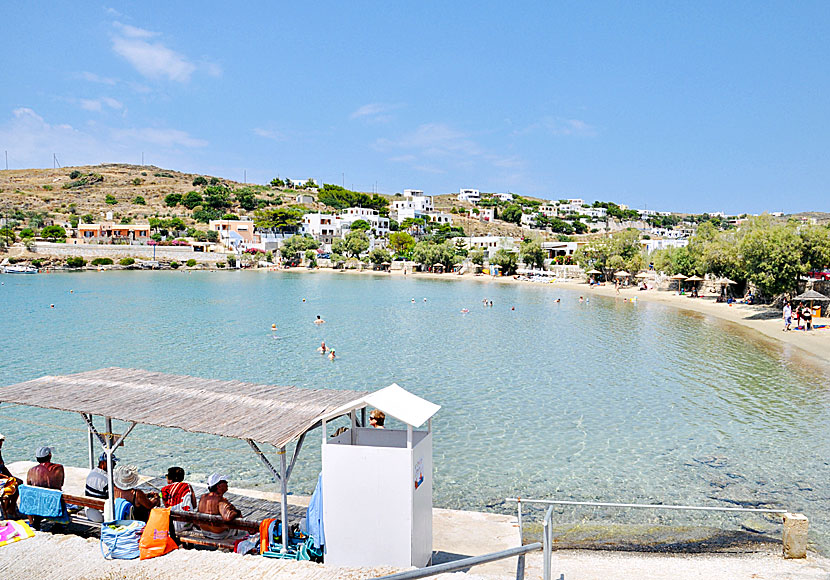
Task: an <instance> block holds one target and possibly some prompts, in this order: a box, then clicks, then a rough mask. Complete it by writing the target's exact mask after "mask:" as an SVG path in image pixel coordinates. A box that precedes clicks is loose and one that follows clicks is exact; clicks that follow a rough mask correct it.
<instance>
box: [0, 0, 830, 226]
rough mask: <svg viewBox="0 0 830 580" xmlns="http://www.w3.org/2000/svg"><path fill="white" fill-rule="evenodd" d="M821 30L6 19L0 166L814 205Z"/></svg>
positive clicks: (121, 12)
mask: <svg viewBox="0 0 830 580" xmlns="http://www.w3.org/2000/svg"><path fill="white" fill-rule="evenodd" d="M829 17H830V3H827V2H812V3H811V2H798V3H784V2H781V3H763V2H752V3H750V2H730V3H716V2H685V3H684V2H672V3H668V2H652V3H624V2H614V3H610V2H608V3H606V2H592V3H589V2H582V3H579V2H573V3H562V2H516V3H510V2H499V3H496V2H460V1H459V2H429V1H426V2H423V1H422V2H417V3H415V2H410V3H402V2H362V1H359V0H358V1H352V2H313V3H302V2H293V3H287V2H261V3H258V2H251V3H243V4H241V5H239V7H237V6H235V5H232V4H231V3H227V2H199V3H176V2H157V1H154V0H147V1H143V2H124V3H120V4H118V5H112V6H107V5H103V4H92V3H84V2H74V3H41V2H19V3H10V4H8V5H6V6H5V7H4V9H3V24H2V25H0V31H2V40H0V42H1V43H2V46H3V51H2V52H3V55H4V56H3V64H2V71H3V72H2V74H1V75H0V89H1V90H0V149H3V150H7V151H8V158H9V168H10V169H13V168H21V167H51V166H52V154H53V153H55V154H56V155H57V158H58V161H59V162H60V163H61V164H62V165H64V166H69V165H83V164H97V163H104V162H126V163H136V164H138V163H140V161H141V155H142V152H143V153H144V158H145V161H146V163H148V164H154V165H158V166H160V167H164V168H169V169H176V170H181V171H189V172H197V173H204V174H210V175H218V176H221V177H226V178H230V179H236V180H240V181H241V180H242V179H243V175H245V172H246V173H247V179H248V181H249V182H257V183H266V182H268V181H269V180H270V179H271V178H272V177H275V176H277V175H280V176H282V177H292V178H306V177H314V178H316V179H318V180H323V181H325V182H329V183H338V184H339V183H341V182H345V185H346V187H354V188H355V189H360V190H363V191H372V190H373V189H374V188H375V187H377V190H378V191H380V192H383V193H394V192H397V191H401V190H403V189H404V188H415V189H423V190H425V191H426V192H427V193H431V194H439V193H449V192H453V191H456V192H457V191H458V189H459V188H462V187H463V188H467V187H472V188H479V189H481V190H482V191H512V192H517V193H521V194H525V195H533V196H538V197H542V198H545V199H560V198H564V197H581V198H584V199H586V200H590V201H593V200H595V199H600V200H613V201H617V202H620V203H626V204H629V205H631V206H633V207H643V206H647V207H648V208H650V209H665V210H675V211H692V212H703V211H727V212H745V211H747V212H753V213H754V212H762V211H780V210H783V211H787V212H795V211H806V210H824V211H828V210H830V208H828V204H827V199H828V196H827V184H828V183H830V163H828V161H830V159H828V156H829V155H828V152H830V147H828V144H829V143H828V141H829V140H830V107H828V105H827V99H828V97H827V95H828V94H830V66H828V64H827V55H828V54H830V50H828V49H830V46H828V45H829V44H830V42H828V34H827V30H828V25H830V18H829ZM0 163H2V158H0ZM0 168H2V166H0ZM344 174H345V175H344Z"/></svg>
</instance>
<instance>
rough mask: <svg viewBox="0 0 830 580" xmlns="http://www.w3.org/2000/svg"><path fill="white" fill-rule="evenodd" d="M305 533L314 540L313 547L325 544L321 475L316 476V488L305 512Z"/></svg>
mask: <svg viewBox="0 0 830 580" xmlns="http://www.w3.org/2000/svg"><path fill="white" fill-rule="evenodd" d="M305 519H306V529H305V532H306V533H307V534H308V535H309V536H311V537H312V538H314V547H315V548H317V549H319V548H320V546H322V545H324V544H325V543H326V534H325V531H324V530H323V474H322V473H321V474H320V475H319V476H317V487H315V488H314V493H313V494H312V495H311V500H310V501H309V502H308V510H307V511H306V517H305Z"/></svg>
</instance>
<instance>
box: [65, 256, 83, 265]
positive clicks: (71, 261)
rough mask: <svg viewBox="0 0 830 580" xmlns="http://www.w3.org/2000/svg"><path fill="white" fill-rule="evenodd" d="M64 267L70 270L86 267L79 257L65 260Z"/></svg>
mask: <svg viewBox="0 0 830 580" xmlns="http://www.w3.org/2000/svg"><path fill="white" fill-rule="evenodd" d="M66 265H67V266H69V267H70V268H83V267H84V266H86V260H84V259H83V258H82V257H80V256H70V257H69V258H67V259H66Z"/></svg>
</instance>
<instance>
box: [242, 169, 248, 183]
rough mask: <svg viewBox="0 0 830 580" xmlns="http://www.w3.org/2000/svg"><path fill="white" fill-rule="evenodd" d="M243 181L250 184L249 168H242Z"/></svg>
mask: <svg viewBox="0 0 830 580" xmlns="http://www.w3.org/2000/svg"><path fill="white" fill-rule="evenodd" d="M242 183H244V184H245V185H248V170H247V169H243V170H242Z"/></svg>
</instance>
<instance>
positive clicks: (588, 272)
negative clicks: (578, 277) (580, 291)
mask: <svg viewBox="0 0 830 580" xmlns="http://www.w3.org/2000/svg"><path fill="white" fill-rule="evenodd" d="M585 273H586V274H590V275H592V276H593V275H594V274H602V272H600V271H599V270H588V271H587V272H585Z"/></svg>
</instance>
